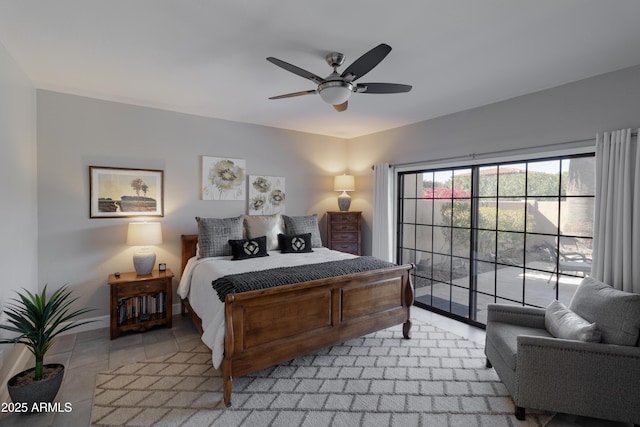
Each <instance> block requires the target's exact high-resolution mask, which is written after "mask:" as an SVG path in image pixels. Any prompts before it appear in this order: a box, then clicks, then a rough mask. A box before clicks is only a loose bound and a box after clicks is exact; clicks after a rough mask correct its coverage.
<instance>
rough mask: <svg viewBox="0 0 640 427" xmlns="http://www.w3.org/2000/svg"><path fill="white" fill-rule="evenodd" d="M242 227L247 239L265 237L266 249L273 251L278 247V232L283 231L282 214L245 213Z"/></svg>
mask: <svg viewBox="0 0 640 427" xmlns="http://www.w3.org/2000/svg"><path fill="white" fill-rule="evenodd" d="M244 229H245V231H246V232H247V235H246V238H247V239H255V238H258V237H262V236H266V237H267V250H268V251H274V250H276V249H279V248H280V245H279V244H278V234H280V233H284V222H283V221H282V215H280V214H274V215H245V216H244Z"/></svg>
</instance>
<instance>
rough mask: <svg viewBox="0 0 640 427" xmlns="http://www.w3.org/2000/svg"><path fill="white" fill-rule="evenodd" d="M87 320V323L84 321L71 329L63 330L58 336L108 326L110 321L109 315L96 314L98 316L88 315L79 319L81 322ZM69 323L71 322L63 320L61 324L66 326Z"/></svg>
mask: <svg viewBox="0 0 640 427" xmlns="http://www.w3.org/2000/svg"><path fill="white" fill-rule="evenodd" d="M87 321H88V322H89V323H85V324H84V325H80V326H78V327H76V328H72V329H69V330H68V331H64V332H63V333H61V334H60V336H62V335H69V334H77V333H78V332H86V331H93V330H94V329H102V328H108V327H109V324H110V322H111V318H110V317H109V316H98V317H90V318H88V319H82V320H81V322H87ZM69 323H71V322H65V323H63V324H61V326H66V325H68V324H69Z"/></svg>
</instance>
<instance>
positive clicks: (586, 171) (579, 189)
mask: <svg viewBox="0 0 640 427" xmlns="http://www.w3.org/2000/svg"><path fill="white" fill-rule="evenodd" d="M562 172H563V173H562V180H563V187H565V188H566V194H567V196H593V195H594V194H596V192H595V188H596V159H595V157H578V158H573V159H566V160H563V161H562Z"/></svg>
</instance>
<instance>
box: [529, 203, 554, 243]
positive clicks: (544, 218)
mask: <svg viewBox="0 0 640 427" xmlns="http://www.w3.org/2000/svg"><path fill="white" fill-rule="evenodd" d="M559 210H560V198H558V197H555V198H551V197H539V198H538V197H536V198H528V199H527V214H528V217H530V218H531V219H532V220H531V221H529V224H527V228H528V230H529V231H531V232H534V233H544V234H558V214H559Z"/></svg>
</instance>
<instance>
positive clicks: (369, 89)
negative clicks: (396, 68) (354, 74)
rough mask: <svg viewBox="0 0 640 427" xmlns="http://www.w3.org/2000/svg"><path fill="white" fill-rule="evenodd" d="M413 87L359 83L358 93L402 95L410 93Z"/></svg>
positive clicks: (396, 84) (394, 84) (356, 90)
mask: <svg viewBox="0 0 640 427" xmlns="http://www.w3.org/2000/svg"><path fill="white" fill-rule="evenodd" d="M412 87H413V86H411V85H401V84H398V83H359V84H358V85H357V86H356V89H355V92H357V93H402V92H409V91H410V90H411V88H412Z"/></svg>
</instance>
